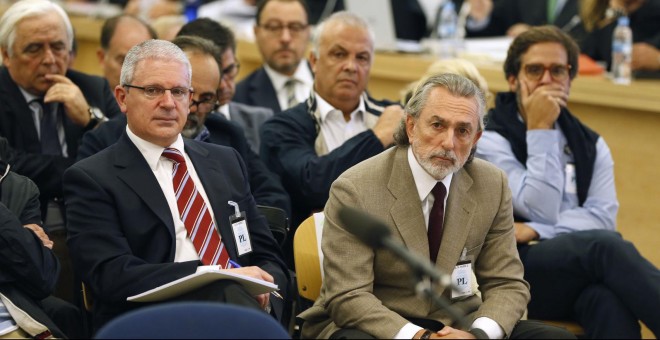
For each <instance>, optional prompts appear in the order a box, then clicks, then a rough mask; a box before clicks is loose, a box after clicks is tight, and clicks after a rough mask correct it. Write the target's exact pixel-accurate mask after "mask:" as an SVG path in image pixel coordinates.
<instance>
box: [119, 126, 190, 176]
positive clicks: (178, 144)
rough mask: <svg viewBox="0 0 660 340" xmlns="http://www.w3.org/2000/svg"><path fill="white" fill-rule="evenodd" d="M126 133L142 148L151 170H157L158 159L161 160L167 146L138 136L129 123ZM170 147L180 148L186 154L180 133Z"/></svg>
mask: <svg viewBox="0 0 660 340" xmlns="http://www.w3.org/2000/svg"><path fill="white" fill-rule="evenodd" d="M126 134H127V135H128V138H130V139H131V141H132V142H133V144H135V146H136V147H137V148H138V150H140V153H141V154H142V156H143V157H144V159H145V160H146V161H147V164H149V167H150V168H151V170H152V171H156V167H157V166H158V161H159V160H160V157H161V156H162V155H163V150H165V148H164V147H162V146H160V145H156V144H154V143H151V142H148V141H146V140H144V139H142V138H140V137H138V136H137V135H136V134H134V133H133V131H131V129H130V128H129V127H128V125H126ZM168 147H169V148H174V149H177V150H179V152H181V154H182V155H185V151H184V144H183V138H181V134H179V135H178V136H177V138H176V141H175V142H174V143H172V145H170V146H168Z"/></svg>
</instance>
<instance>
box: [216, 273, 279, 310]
mask: <svg viewBox="0 0 660 340" xmlns="http://www.w3.org/2000/svg"><path fill="white" fill-rule="evenodd" d="M228 270H230V271H232V272H234V273H236V274H241V275H245V276H249V277H253V278H255V279H259V280H264V281H267V282H270V283H275V279H273V277H272V276H271V275H270V274H268V273H267V272H265V271H264V270H263V269H261V268H259V267H256V266H250V267H241V268H234V269H228ZM254 298H255V299H257V301H258V302H259V305H260V306H261V308H262V309H265V308H266V307H267V306H269V304H268V302H269V301H270V300H269V299H270V294H261V295H257V296H255V297H254Z"/></svg>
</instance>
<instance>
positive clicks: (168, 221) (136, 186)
mask: <svg viewBox="0 0 660 340" xmlns="http://www.w3.org/2000/svg"><path fill="white" fill-rule="evenodd" d="M114 153H115V160H114V167H115V169H116V170H117V177H119V179H120V180H122V181H123V182H124V183H126V184H127V185H128V187H129V188H131V189H132V190H133V191H134V192H135V193H136V194H137V195H138V196H139V197H140V198H141V199H142V201H144V203H145V204H146V205H147V206H148V207H149V209H151V211H152V212H153V213H154V214H155V215H156V216H158V218H159V219H160V220H161V221H162V222H163V224H165V226H167V230H168V231H169V233H170V236H171V237H172V240H174V222H173V221H172V212H171V211H170V208H169V206H168V204H167V200H166V199H165V195H163V191H162V189H161V188H160V185H159V184H158V181H157V180H156V177H155V176H154V175H153V172H152V171H151V168H149V164H147V161H146V160H145V159H144V156H142V154H141V153H140V151H139V150H138V148H137V147H136V146H135V144H133V142H131V140H130V139H129V138H128V135H127V134H126V133H125V132H124V133H123V134H122V136H121V138H119V141H117V145H116V147H115V152H114ZM175 246H176V243H175V242H172V249H171V251H172V254H174V247H175Z"/></svg>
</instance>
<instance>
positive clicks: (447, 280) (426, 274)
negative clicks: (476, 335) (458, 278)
mask: <svg viewBox="0 0 660 340" xmlns="http://www.w3.org/2000/svg"><path fill="white" fill-rule="evenodd" d="M382 245H383V246H384V247H385V248H387V249H389V250H390V251H392V252H394V253H395V254H396V255H397V256H398V257H399V258H400V259H402V260H403V261H404V262H406V263H407V264H408V265H409V266H410V268H411V269H412V272H413V275H414V276H413V283H414V286H415V292H416V294H417V296H418V297H419V298H422V299H430V300H431V302H433V304H434V305H435V306H436V307H438V308H440V309H443V310H445V311H446V312H447V314H449V317H451V318H452V319H453V320H454V321H456V323H457V325H458V328H463V329H469V328H470V325H468V324H467V320H466V319H465V315H464V313H463V312H462V311H459V310H458V309H457V308H454V307H453V306H451V305H450V304H449V302H448V301H447V299H446V298H445V297H444V296H442V295H438V294H437V293H436V292H435V290H434V289H433V283H434V282H436V283H437V284H439V285H440V286H441V287H444V288H449V289H453V288H454V285H453V284H452V282H451V276H449V275H446V274H444V273H440V272H439V271H438V269H437V268H435V267H433V266H432V265H431V262H430V261H428V260H426V259H421V258H420V257H418V256H416V255H414V254H413V253H411V252H410V251H409V250H408V249H406V248H405V247H403V246H402V245H400V244H398V243H396V242H394V241H393V240H392V239H391V238H389V237H386V238H384V239H383V240H382Z"/></svg>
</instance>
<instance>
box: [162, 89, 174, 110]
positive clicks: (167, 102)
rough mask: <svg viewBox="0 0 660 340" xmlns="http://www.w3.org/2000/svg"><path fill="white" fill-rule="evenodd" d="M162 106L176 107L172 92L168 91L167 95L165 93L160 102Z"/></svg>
mask: <svg viewBox="0 0 660 340" xmlns="http://www.w3.org/2000/svg"><path fill="white" fill-rule="evenodd" d="M160 105H161V106H163V107H168V108H169V107H175V106H176V100H175V99H174V96H172V91H170V90H166V91H165V93H163V96H162V97H161V100H160Z"/></svg>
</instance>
